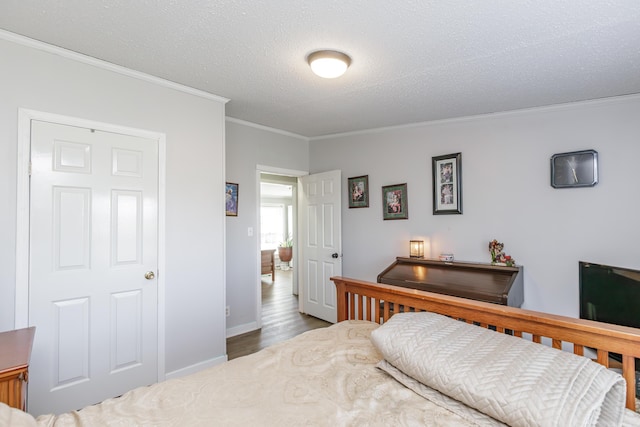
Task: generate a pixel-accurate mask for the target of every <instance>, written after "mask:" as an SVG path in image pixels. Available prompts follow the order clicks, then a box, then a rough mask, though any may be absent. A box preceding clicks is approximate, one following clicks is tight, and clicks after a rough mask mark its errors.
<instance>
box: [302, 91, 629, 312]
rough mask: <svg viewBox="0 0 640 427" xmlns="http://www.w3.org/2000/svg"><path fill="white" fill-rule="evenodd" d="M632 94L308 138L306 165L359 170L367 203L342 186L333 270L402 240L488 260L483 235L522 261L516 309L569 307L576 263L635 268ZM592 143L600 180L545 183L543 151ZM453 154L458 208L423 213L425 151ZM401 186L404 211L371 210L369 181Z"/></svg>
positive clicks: (372, 271) (374, 266) (379, 262)
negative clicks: (568, 185)
mask: <svg viewBox="0 0 640 427" xmlns="http://www.w3.org/2000/svg"><path fill="white" fill-rule="evenodd" d="M639 118H640V96H638V95H635V96H629V97H622V98H617V99H609V100H603V101H594V102H587V103H579V104H572V105H565V106H556V107H550V108H540V109H534V110H528V111H519V112H511V113H504V114H495V115H489V116H482V117H475V118H466V119H460V120H451V121H443V122H434V123H427V124H422V125H416V126H414V127H405V128H396V129H388V130H382V131H379V132H372V133H361V134H351V135H343V136H336V137H333V138H329V139H319V140H312V141H311V142H310V163H311V172H312V173H315V172H319V171H324V170H331V169H341V170H342V171H343V177H344V180H345V184H344V185H345V188H346V180H347V178H348V177H353V176H359V175H366V174H368V175H369V185H370V189H371V194H370V207H369V208H368V209H362V208H361V209H348V204H347V195H346V191H344V192H343V193H344V194H343V197H344V200H343V206H344V208H343V211H342V220H343V224H342V226H343V228H342V230H343V245H344V247H343V250H344V264H343V274H344V275H345V276H347V277H354V278H360V279H367V280H373V281H375V279H376V276H377V274H378V273H380V272H381V271H382V270H383V269H384V268H385V267H386V266H387V265H389V264H390V263H391V262H392V261H393V260H394V258H395V257H396V256H408V255H409V242H408V241H409V239H411V238H415V237H425V238H428V239H429V241H430V243H431V255H432V256H433V257H437V255H438V254H439V253H441V252H453V253H454V254H455V257H456V259H458V260H467V261H482V262H489V254H488V250H487V245H488V242H489V241H490V240H491V239H494V238H496V239H498V240H499V241H501V242H504V244H505V251H506V252H507V253H508V254H511V255H512V256H513V257H514V258H515V259H516V261H517V262H518V264H522V265H524V271H525V305H524V306H525V307H527V308H532V309H536V310H542V311H547V312H552V313H557V314H564V315H570V316H576V317H577V316H578V261H579V260H586V261H592V262H599V263H605V264H613V265H616V266H622V267H629V268H636V269H640V256H639V255H640V244H639V242H640V224H639V220H638V213H639V212H640V167H638V161H639V159H640V139H639V138H640V120H639ZM581 149H595V150H597V151H598V153H599V156H600V183H599V184H598V185H597V186H595V187H594V188H577V189H553V188H552V187H551V186H550V185H549V180H550V166H549V158H550V157H551V155H552V154H554V153H559V152H566V151H574V150H581ZM456 152H462V181H463V193H462V194H463V214H462V215H433V214H432V178H431V173H432V172H431V158H432V156H438V155H443V154H450V153H456ZM404 182H406V183H407V184H408V200H409V219H408V220H394V221H383V220H382V205H381V203H382V202H381V186H383V185H389V184H398V183H404Z"/></svg>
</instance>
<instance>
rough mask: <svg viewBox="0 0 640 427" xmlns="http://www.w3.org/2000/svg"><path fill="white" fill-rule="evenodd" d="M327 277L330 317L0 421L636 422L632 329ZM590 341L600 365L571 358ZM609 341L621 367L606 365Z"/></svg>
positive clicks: (4, 414) (5, 412)
mask: <svg viewBox="0 0 640 427" xmlns="http://www.w3.org/2000/svg"><path fill="white" fill-rule="evenodd" d="M332 280H333V281H334V282H335V284H336V291H337V309H338V320H339V322H338V323H337V324H335V325H332V326H330V327H328V328H322V329H316V330H313V331H309V332H306V333H304V334H301V335H299V336H297V337H295V338H293V339H291V340H289V341H286V342H284V343H280V344H276V345H273V346H271V347H269V348H267V349H264V350H262V351H260V352H258V353H255V354H252V355H249V356H245V357H241V358H238V359H234V360H232V361H229V362H226V363H224V364H221V365H218V366H215V367H212V368H209V369H206V370H203V371H202V372H199V373H196V374H193V375H190V376H186V377H183V378H177V379H172V380H169V381H165V382H162V383H158V384H154V385H152V386H149V387H141V388H137V389H135V390H132V391H130V392H128V393H126V394H124V395H123V396H121V397H119V398H114V399H108V400H106V401H104V402H102V403H100V404H97V405H93V406H89V407H86V408H83V409H82V410H80V411H74V412H70V413H66V414H59V415H45V416H40V417H38V418H37V419H35V418H33V417H31V416H30V415H29V414H27V413H24V412H21V411H18V410H16V409H12V408H9V407H7V406H3V405H0V425H11V426H16V427H22V426H29V427H33V426H53V427H61V426H94V425H117V426H139V425H153V426H211V425H224V426H229V425H273V426H284V425H292V426H293V425H308V426H316V425H317V426H343V425H350V426H351V425H352V426H362V425H367V426H388V425H394V426H395V425H407V426H411V425H432V426H478V425H479V426H497V425H638V426H640V415H638V414H637V413H636V412H634V411H633V410H632V409H635V405H636V400H635V388H634V386H633V384H634V383H635V377H634V375H635V373H634V360H635V358H637V357H640V331H639V330H636V329H633V328H625V327H619V326H614V325H604V324H598V323H595V322H589V321H583V320H577V319H570V318H566V317H561V316H555V315H548V314H542V313H537V312H533V311H527V310H521V309H517V308H511V307H505V306H498V305H494V304H489V303H479V302H476V301H472V300H467V299H462V298H456V297H448V296H445V295H438V294H432V293H428V292H423V291H418V290H411V289H405V288H400V287H396V286H391V285H382V284H376V283H370V282H365V281H360V280H353V279H347V278H343V277H334V278H332ZM461 319H462V321H461ZM519 337H525V339H521V338H519ZM503 341H504V342H503ZM547 341H549V342H548V343H547ZM539 343H547V344H549V345H540V344H539ZM567 343H571V344H567ZM505 345H506V347H505ZM522 346H524V347H526V348H525V349H524V350H522V348H524V347H522ZM567 346H568V347H570V349H571V351H570V352H567V351H558V350H557V349H560V348H562V347H567ZM521 347H522V348H521ZM529 347H533V348H529ZM491 348H493V349H492V350H487V349H491ZM587 348H594V349H596V350H594V351H595V352H594V357H595V359H596V360H597V361H598V362H600V364H598V363H594V362H592V361H591V360H589V359H588V358H585V357H583V356H578V355H580V354H588V353H589V351H587ZM609 352H616V353H620V354H622V360H623V362H622V365H621V368H620V369H621V370H622V375H619V374H617V373H614V372H612V371H611V370H610V369H606V368H605V366H606V365H608V364H609V362H608V361H609V357H608V354H609ZM573 353H576V354H577V355H576V354H573ZM523 357H524V358H523ZM505 361H506V362H505ZM563 376H565V377H567V378H569V380H566V379H565V378H564V377H563ZM623 378H624V380H623ZM625 380H626V381H625ZM535 384H537V386H535ZM524 385H528V386H527V387H524ZM536 387H538V389H536ZM540 387H542V390H539V388H540ZM440 389H442V390H440ZM525 389H526V390H525ZM487 393H488V394H487ZM576 393H577V394H576ZM453 397H456V398H453ZM515 397H517V399H516V398H515ZM478 406H480V408H478ZM625 407H626V408H625ZM487 412H488V413H487ZM500 412H502V413H500ZM567 414H568V415H567ZM496 417H497V418H496ZM501 417H502V420H501V419H499V418H501ZM569 420H571V421H569Z"/></svg>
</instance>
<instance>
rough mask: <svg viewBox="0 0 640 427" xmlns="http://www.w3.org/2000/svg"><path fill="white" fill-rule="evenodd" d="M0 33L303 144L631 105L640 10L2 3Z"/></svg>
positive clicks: (522, 3)
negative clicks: (608, 103) (514, 113)
mask: <svg viewBox="0 0 640 427" xmlns="http://www.w3.org/2000/svg"><path fill="white" fill-rule="evenodd" d="M0 28H2V29H4V30H7V31H11V32H14V33H17V34H21V35H24V36H27V37H30V38H33V39H36V40H41V41H43V42H46V43H49V44H52V45H56V46H60V47H63V48H66V49H69V50H72V51H76V52H79V53H82V54H85V55H89V56H92V57H95V58H99V59H102V60H105V61H108V62H111V63H114V64H118V65H122V66H124V67H127V68H131V69H134V70H137V71H141V72H144V73H148V74H151V75H154V76H158V77H161V78H164V79H167V80H171V81H174V82H177V83H181V84H184V85H187V86H191V87H193V88H196V89H200V90H203V91H206V92H210V93H212V94H215V95H219V96H222V97H226V98H229V99H230V100H231V101H230V102H229V103H228V104H227V116H228V117H233V118H236V119H241V120H246V121H250V122H253V123H257V124H261V125H265V126H270V127H273V128H277V129H282V130H286V131H289V132H293V133H296V134H299V135H303V136H307V137H317V136H322V135H329V134H335V133H342V132H350V131H358V130H364V129H371V128H379V127H387V126H395V125H402V124H407V123H414V122H422V121H428V120H437V119H445V118H452V117H461V116H468V115H475V114H483V113H491V112H498V111H506V110H513V109H520V108H527V107H535V106H543V105H550V104H558V103H565V102H572V101H579V100H585V99H596V98H602V97H608V96H615V95H624V94H630V93H640V1H639V0H610V1H605V0H594V1H584V0H564V1H557V0H519V1H517V0H467V1H425V0H359V1H331V0H323V1H320V0H296V1H294V0H277V1H274V0H252V1H249V0H218V1H212V0H210V1H205V0H182V1H178V0H139V1H130V0H103V1H98V0H64V1H61V0H2V1H1V2H0ZM322 48H329V49H335V50H341V51H344V52H346V53H348V54H349V55H350V56H351V57H352V59H353V61H352V65H351V67H350V68H349V70H348V71H347V74H345V75H344V76H343V77H341V78H338V79H333V80H325V79H321V78H319V77H316V76H315V75H313V74H312V73H311V71H310V69H309V67H308V66H307V64H306V62H305V58H306V56H307V55H308V54H309V53H310V52H312V51H314V50H317V49H322Z"/></svg>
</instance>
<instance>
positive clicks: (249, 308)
mask: <svg viewBox="0 0 640 427" xmlns="http://www.w3.org/2000/svg"><path fill="white" fill-rule="evenodd" d="M226 140H227V145H226V174H227V181H230V182H236V183H238V184H239V187H238V188H239V193H238V197H239V201H238V216H237V217H227V245H226V251H227V252H226V254H227V305H228V306H229V307H230V311H231V315H230V316H229V317H227V333H228V334H229V335H236V334H238V333H243V332H248V331H251V330H253V329H255V328H256V327H257V325H258V321H259V319H258V318H257V312H258V304H259V301H258V298H257V296H258V295H259V293H258V290H259V287H260V272H259V271H258V253H259V251H260V236H259V234H258V226H259V224H260V218H259V216H258V214H259V205H258V199H257V198H258V187H257V183H258V175H257V169H256V168H257V166H258V165H261V166H270V167H272V168H280V169H287V170H295V171H308V170H309V143H308V141H307V139H306V138H302V137H298V136H296V135H291V134H287V133H285V132H277V131H271V130H269V129H267V128H262V127H259V126H251V125H249V124H243V123H241V122H238V121H229V120H228V121H227V127H226ZM249 227H252V228H253V231H254V233H253V236H252V237H249V236H248V235H247V229H248V228H249Z"/></svg>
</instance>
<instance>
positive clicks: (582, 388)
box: [371, 312, 625, 426]
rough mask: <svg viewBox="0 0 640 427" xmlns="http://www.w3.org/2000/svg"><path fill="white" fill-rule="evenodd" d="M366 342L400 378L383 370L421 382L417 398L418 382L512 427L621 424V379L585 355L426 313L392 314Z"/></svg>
mask: <svg viewBox="0 0 640 427" xmlns="http://www.w3.org/2000/svg"><path fill="white" fill-rule="evenodd" d="M371 338H372V341H373V342H374V344H375V345H376V347H377V348H378V349H379V350H380V352H381V353H382V354H383V356H384V358H385V360H386V362H388V363H389V364H391V365H392V366H393V367H395V368H397V369H398V370H399V371H401V372H402V373H401V374H399V373H398V372H396V371H394V369H392V368H390V367H388V366H386V365H385V363H382V364H381V365H380V367H381V368H383V369H387V370H388V371H389V372H390V373H391V374H392V375H393V376H394V377H395V378H397V379H399V380H400V381H402V382H404V383H405V384H406V385H408V386H410V384H409V382H411V380H415V381H414V382H416V381H417V382H419V383H421V384H420V385H419V386H416V385H415V384H414V385H413V387H412V388H413V389H414V390H416V391H417V392H420V391H419V390H418V389H417V387H421V386H422V384H423V385H425V386H427V387H430V388H433V389H436V390H438V391H439V392H441V393H443V394H445V395H447V396H450V397H452V398H454V399H456V400H458V401H460V402H463V403H465V404H466V405H468V406H470V407H473V408H475V409H477V410H479V411H481V412H483V413H485V414H487V415H489V416H491V417H493V418H495V419H497V420H500V421H502V422H505V423H507V424H509V425H513V426H592V425H593V426H596V425H597V426H617V425H621V424H622V420H623V417H624V414H625V406H624V405H625V387H624V386H625V383H624V379H623V378H622V377H621V376H620V375H618V374H616V373H614V372H612V371H610V370H608V369H606V368H605V367H604V366H602V365H599V364H597V363H595V362H592V361H591V360H589V359H587V358H585V357H580V356H576V355H574V354H571V353H567V352H563V351H560V350H556V349H553V348H550V347H547V346H544V345H540V344H535V343H532V342H529V341H527V340H523V339H521V338H516V337H512V336H509V335H506V334H500V333H497V332H494V331H491V330H488V329H484V328H480V327H477V326H474V325H469V324H467V323H465V322H461V321H458V320H454V319H450V318H448V317H445V316H441V315H439V314H434V313H427V312H422V313H401V314H396V315H394V316H393V317H392V318H391V319H390V321H389V322H387V323H386V324H385V325H383V326H382V327H380V328H379V329H377V330H376V331H374V332H373V333H372V336H371ZM402 374H405V375H407V376H408V377H410V378H409V379H405V380H403V379H402V378H401V377H402ZM421 394H423V395H424V394H425V393H424V390H423V392H422V393H421Z"/></svg>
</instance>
